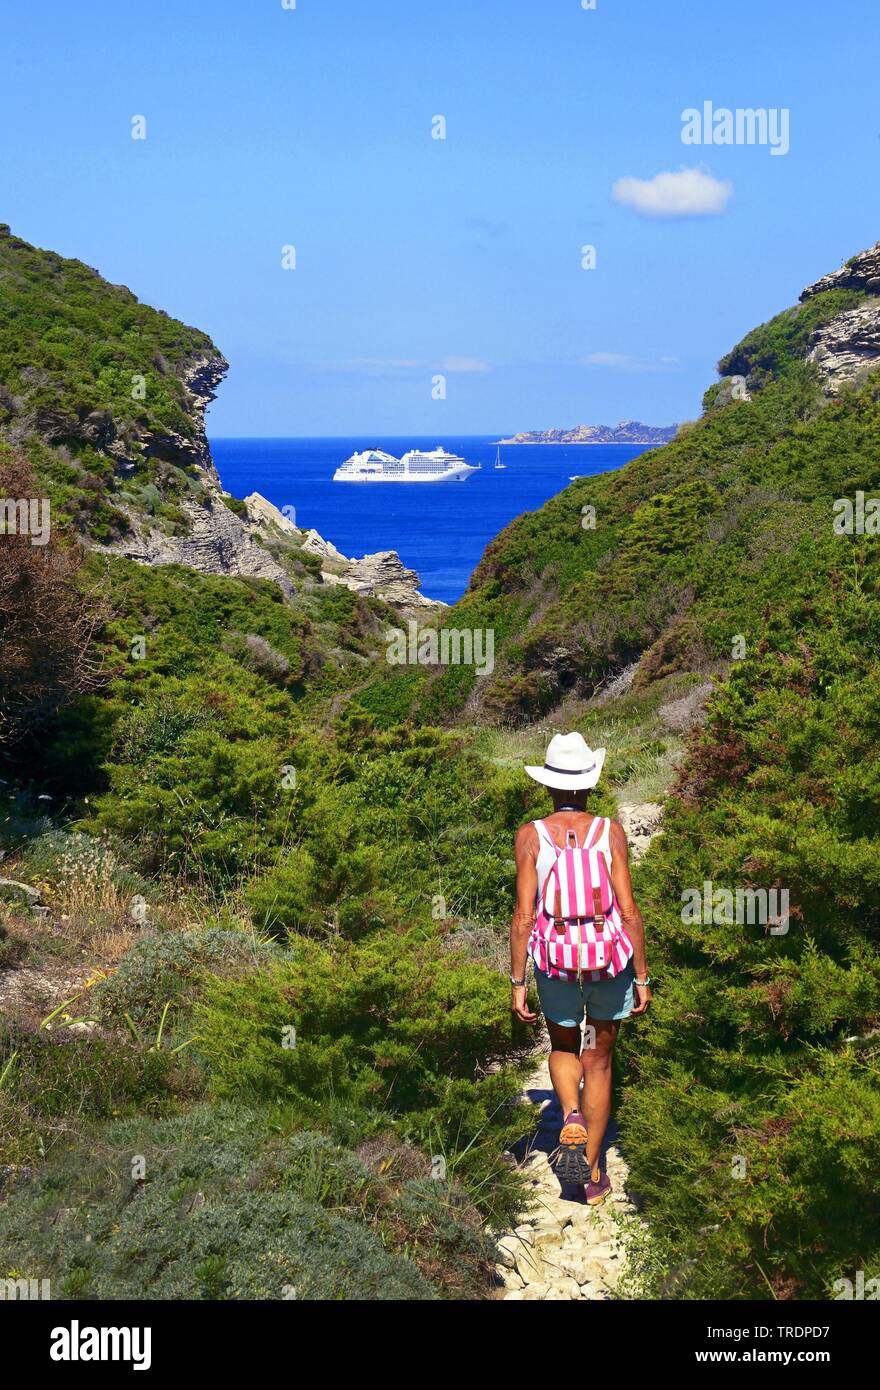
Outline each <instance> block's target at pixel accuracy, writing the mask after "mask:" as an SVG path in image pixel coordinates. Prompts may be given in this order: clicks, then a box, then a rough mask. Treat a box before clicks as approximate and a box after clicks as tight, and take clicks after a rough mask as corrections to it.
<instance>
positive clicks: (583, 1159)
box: [555, 1110, 591, 1187]
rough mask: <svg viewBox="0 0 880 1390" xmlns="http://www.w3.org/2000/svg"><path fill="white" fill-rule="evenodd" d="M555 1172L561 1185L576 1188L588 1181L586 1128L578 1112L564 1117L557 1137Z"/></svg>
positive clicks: (572, 1112)
mask: <svg viewBox="0 0 880 1390" xmlns="http://www.w3.org/2000/svg"><path fill="white" fill-rule="evenodd" d="M555 1172H556V1176H557V1177H558V1179H559V1181H560V1182H561V1183H567V1184H570V1185H571V1186H572V1187H576V1186H577V1185H578V1184H579V1183H586V1182H588V1181H589V1179H590V1176H591V1174H590V1165H589V1164H588V1162H587V1127H586V1125H585V1124H584V1117H583V1115H582V1114H581V1113H580V1111H579V1110H572V1111H571V1112H570V1114H569V1115H567V1116H566V1120H565V1124H564V1125H563V1126H562V1131H561V1133H560V1135H559V1148H558V1149H557V1150H556V1164H555Z"/></svg>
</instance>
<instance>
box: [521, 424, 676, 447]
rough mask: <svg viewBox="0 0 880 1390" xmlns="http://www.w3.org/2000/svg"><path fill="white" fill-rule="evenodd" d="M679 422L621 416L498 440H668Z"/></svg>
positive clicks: (602, 441) (582, 441)
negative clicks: (650, 421)
mask: <svg viewBox="0 0 880 1390" xmlns="http://www.w3.org/2000/svg"><path fill="white" fill-rule="evenodd" d="M677 431H678V425H643V424H642V422H641V420H621V421H619V422H618V424H616V425H575V427H574V429H571V430H523V431H522V432H521V433H520V434H515V435H514V436H513V438H512V439H496V441H495V443H496V444H668V443H669V441H670V439H674V438H675V435H676V432H677Z"/></svg>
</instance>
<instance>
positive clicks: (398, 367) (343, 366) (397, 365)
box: [329, 357, 424, 375]
mask: <svg viewBox="0 0 880 1390" xmlns="http://www.w3.org/2000/svg"><path fill="white" fill-rule="evenodd" d="M422 366H424V363H423V362H416V361H413V360H412V359H409V358H405V357H349V358H346V359H345V361H343V362H331V363H330V364H329V370H330V371H336V372H370V373H374V374H375V373H378V374H380V375H381V374H382V373H383V372H398V371H405V370H407V369H408V368H410V367H422Z"/></svg>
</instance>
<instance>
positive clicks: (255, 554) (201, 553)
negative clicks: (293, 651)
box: [93, 490, 294, 595]
mask: <svg viewBox="0 0 880 1390" xmlns="http://www.w3.org/2000/svg"><path fill="white" fill-rule="evenodd" d="M206 503H207V505H204V506H202V505H199V504H198V503H196V502H192V501H189V500H188V499H185V500H183V501H182V502H180V503H179V506H180V510H181V511H182V512H184V514H185V515H186V518H187V521H188V523H189V533H188V534H187V535H185V536H169V535H166V534H165V533H164V532H162V531H158V530H156V529H153V528H147V527H145V526H143V525H142V524H141V523H140V522H139V520H138V519H137V518H135V517H133V516H130V517H129V519H130V522H131V526H132V531H131V534H129V535H128V536H126V537H125V538H124V539H123V540H120V541H117V542H115V543H114V544H113V545H109V546H94V547H93V548H94V549H95V550H97V551H98V552H99V553H102V554H112V555H124V556H125V557H126V558H127V559H129V560H136V561H137V562H138V564H141V565H187V566H188V567H189V568H190V569H194V570H198V571H199V573H200V574H217V575H224V574H226V575H237V576H238V577H240V578H254V579H271V580H274V582H275V583H276V584H278V585H279V587H280V588H281V589H283V591H284V592H285V594H288V595H290V594H292V593H293V592H294V585H293V583H292V582H291V580H290V577H289V575H287V574H286V573H285V572H284V570H283V569H282V568H281V566H280V565H279V564H278V563H277V561H276V560H273V558H272V556H271V555H270V554H269V552H268V551H267V550H265V549H264V548H263V546H261V545H260V544H259V542H258V541H257V540H256V538H255V533H256V531H257V529H258V528H255V527H253V526H249V525H248V524H247V523H245V522H243V521H242V520H241V519H240V518H239V517H237V516H236V515H235V514H234V513H233V512H231V511H230V510H229V508H228V507H226V506H225V505H224V504H223V502H222V501H221V500H220V496H219V490H218V493H217V495H216V496H215V495H212V494H211V493H208V494H207V495H206Z"/></svg>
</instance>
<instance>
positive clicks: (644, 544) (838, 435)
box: [364, 247, 880, 722]
mask: <svg viewBox="0 0 880 1390" xmlns="http://www.w3.org/2000/svg"><path fill="white" fill-rule="evenodd" d="M878 255H880V253H878V250H877V248H876V247H875V248H873V249H872V250H871V251H868V252H865V253H863V254H862V255H861V256H858V257H854V258H853V259H852V261H851V262H849V263H848V266H847V267H846V268H845V272H846V273H845V274H844V275H843V276H842V277H839V276H831V277H827V280H825V281H820V282H818V284H817V285H816V286H813V287H811V288H810V289H808V290H807V291H805V292H804V297H803V299H802V302H801V303H800V304H799V305H798V306H796V307H795V308H793V309H789V310H785V311H784V312H783V313H781V314H779V315H777V316H776V317H775V318H773V319H771V320H770V322H769V323H767V324H764V325H763V326H762V327H760V328H758V329H756V330H755V331H754V332H753V333H751V334H749V335H748V336H747V337H746V338H745V339H744V340H743V342H742V343H740V344H739V345H738V346H737V347H736V348H734V349H733V350H732V351H731V352H730V353H728V354H727V356H726V357H724V358H722V361H721V363H720V364H719V370H720V371H721V372H722V373H724V376H723V378H722V381H720V382H719V383H716V385H714V386H713V387H711V388H710V389H709V390H708V391H707V393H706V398H705V403H704V404H705V410H704V414H703V416H702V418H701V419H700V420H698V421H697V422H695V423H692V424H689V425H686V426H683V427H681V429H680V431H679V434H678V437H677V438H676V439H675V440H674V441H673V442H672V443H671V444H669V445H667V446H665V447H663V448H661V449H659V450H652V451H650V452H648V453H646V454H643V455H641V456H640V457H639V458H637V459H635V460H633V461H632V462H631V463H629V464H627V465H626V466H625V467H624V468H622V469H620V470H619V471H617V472H614V473H606V474H603V475H602V476H600V477H596V478H584V479H581V480H579V481H577V482H575V483H573V484H572V485H571V486H570V487H568V488H566V489H565V490H564V491H563V492H562V493H560V494H559V495H558V496H557V497H554V498H553V499H552V500H551V501H549V502H548V503H547V504H546V505H545V506H544V507H542V508H541V509H540V510H539V511H537V512H532V513H527V514H525V515H524V516H521V517H519V518H517V520H516V521H514V522H512V523H511V525H510V526H508V527H507V528H506V530H504V531H503V532H502V533H501V534H500V535H499V536H498V537H497V538H496V539H495V540H494V541H493V542H492V543H491V544H490V545H489V546H488V547H487V549H486V552H485V554H484V556H483V558H482V560H481V562H480V564H479V565H478V566H477V568H476V570H475V572H474V574H473V576H472V578H471V582H470V585H469V587H468V591H467V593H466V594H465V596H464V597H463V598H462V599H461V600H460V602H459V603H458V604H457V605H456V606H455V607H454V608H453V609H452V611H451V612H450V613H449V614H448V615H446V617H445V618H444V623H446V624H447V625H449V626H459V627H464V628H475V629H476V628H487V629H491V630H492V632H493V633H494V642H495V669H494V672H493V673H492V675H491V676H490V677H483V678H480V677H478V676H477V675H476V673H475V671H474V669H473V668H468V667H462V666H458V667H447V668H445V669H444V668H439V667H438V668H435V669H433V670H427V671H426V670H425V669H424V668H422V669H421V670H420V671H418V672H417V673H414V672H408V673H406V674H405V675H404V676H403V677H396V678H395V677H393V676H392V677H391V678H388V677H387V676H386V677H385V678H384V679H383V680H382V681H380V682H379V683H378V684H377V686H376V688H375V690H374V691H372V692H370V693H368V694H367V695H365V697H364V701H365V704H366V705H367V706H368V707H369V708H370V709H372V710H373V711H374V712H376V713H377V714H381V713H384V712H386V711H387V713H388V716H389V717H399V716H402V715H403V714H404V713H405V712H406V710H407V708H408V707H410V706H409V704H408V702H412V707H415V703H416V702H417V703H418V707H419V709H420V710H421V711H422V712H427V713H429V714H430V715H431V716H432V717H436V718H439V719H451V718H454V717H455V716H456V714H457V712H458V711H460V710H462V709H463V708H465V706H466V707H467V710H468V713H469V715H472V714H476V713H478V712H479V713H481V714H482V715H483V716H484V717H487V718H489V719H492V720H501V721H503V722H509V721H514V722H527V721H528V720H530V719H533V718H535V717H537V716H539V715H541V714H543V713H544V712H546V711H547V710H549V709H551V708H552V707H553V705H554V704H556V703H557V702H558V701H559V699H560V696H561V695H562V694H565V693H566V692H572V693H575V694H578V695H581V696H589V695H591V694H592V693H594V692H595V691H597V690H599V689H600V688H601V687H602V685H603V684H604V683H606V682H607V681H608V680H609V679H611V678H612V677H613V676H614V675H616V674H617V673H619V672H620V671H621V670H622V669H623V668H625V667H627V666H629V665H631V664H632V663H633V662H638V670H637V672H636V675H635V681H636V685H637V686H638V685H639V684H640V683H642V682H645V681H650V680H651V679H652V678H654V677H655V676H656V675H657V674H662V673H668V672H670V671H673V670H686V669H689V668H693V667H695V666H696V667H703V668H708V667H710V666H712V665H713V663H715V662H717V661H719V660H724V659H725V658H728V657H729V655H730V652H731V648H732V644H733V642H734V639H735V638H736V637H737V636H738V635H744V634H747V633H748V632H749V631H751V632H754V631H755V630H756V624H757V623H758V621H759V618H760V613H761V610H762V607H763V605H764V604H766V603H767V602H772V601H773V600H774V596H775V593H776V592H777V589H778V583H777V580H776V579H775V578H774V575H777V574H778V571H779V569H780V567H781V566H782V565H783V564H784V557H785V555H787V554H788V553H790V552H794V553H799V552H800V551H803V552H804V553H805V554H807V555H808V554H809V553H810V551H811V548H812V546H813V543H814V539H815V538H818V541H819V544H820V545H822V546H824V547H826V548H827V547H828V546H831V547H832V549H831V551H829V552H828V553H829V556H830V555H831V554H832V553H834V551H833V547H834V542H835V537H834V536H833V535H832V533H831V530H830V524H829V526H824V525H823V524H822V522H821V520H820V518H821V517H822V516H823V515H824V514H826V513H827V510H828V508H829V507H830V505H831V502H832V501H833V499H835V498H837V497H839V496H841V495H843V494H845V493H848V492H854V491H855V490H857V489H865V488H868V489H869V488H870V487H872V486H873V485H874V484H875V483H876V481H877V466H876V462H875V460H876V457H877V454H876V429H877V421H876V413H875V407H874V400H873V388H872V387H871V386H870V385H867V386H865V387H864V388H863V389H859V387H860V383H861V382H863V381H864V380H865V379H866V378H869V377H870V373H871V371H872V369H874V368H876V367H877V366H878V365H880V336H878V335H880V281H878V277H877V262H878ZM814 509H815V510H814ZM774 556H776V557H777V558H776V560H775V561H774V559H773V557H774ZM762 557H764V558H765V559H766V561H767V563H766V564H765V563H763V560H762ZM784 582H785V581H784V579H783V583H784ZM765 586H766V587H765Z"/></svg>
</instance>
